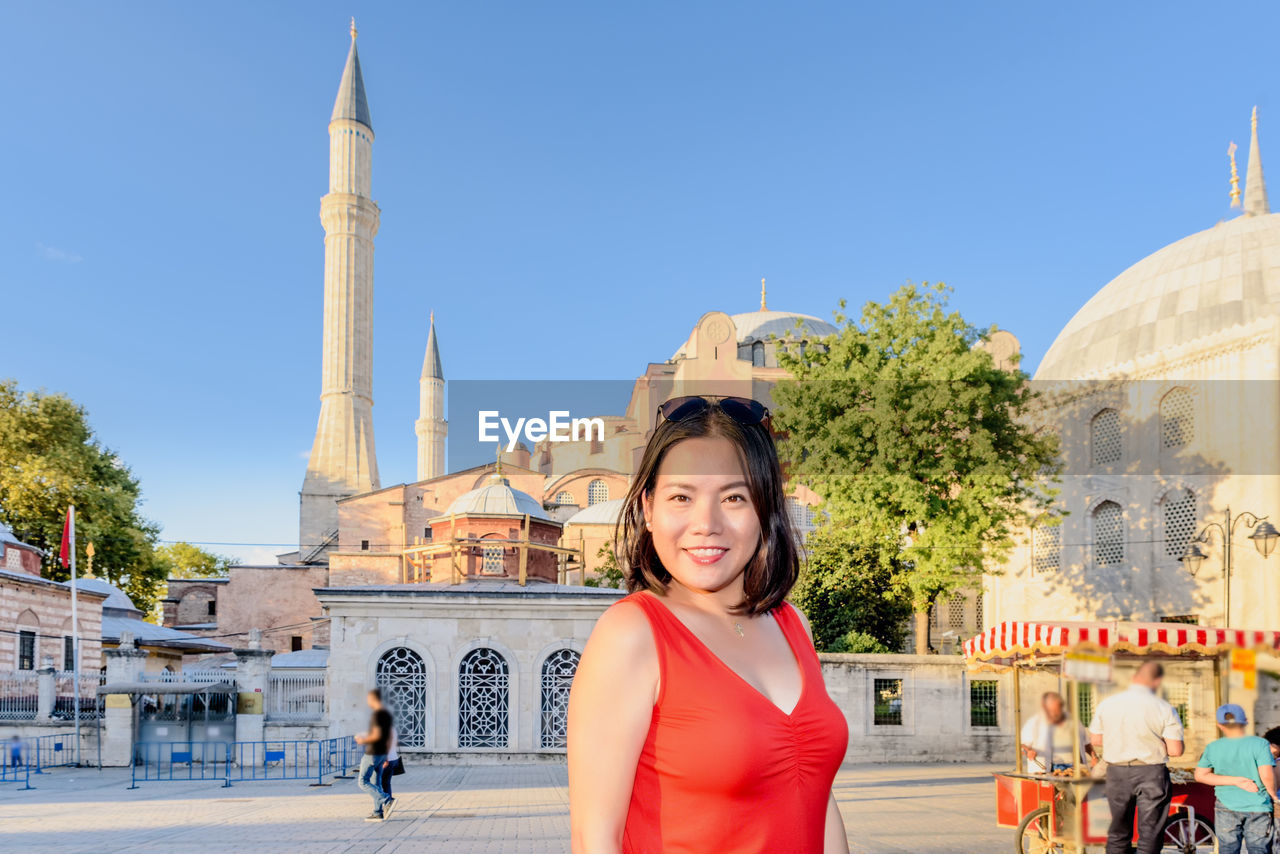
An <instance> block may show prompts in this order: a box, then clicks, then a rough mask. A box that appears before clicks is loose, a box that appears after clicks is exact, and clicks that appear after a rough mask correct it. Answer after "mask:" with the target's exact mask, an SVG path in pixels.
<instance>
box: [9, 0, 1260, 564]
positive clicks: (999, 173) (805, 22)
mask: <svg viewBox="0 0 1280 854" xmlns="http://www.w3.org/2000/svg"><path fill="white" fill-rule="evenodd" d="M353 14H354V15H355V16H356V20H357V25H358V26H359V30H360V38H359V44H360V55H361V60H362V63H363V66H364V74H365V83H366V85H367V88H368V93H369V103H370V108H371V111H372V115H373V124H374V130H375V132H376V137H377V141H376V143H375V146H374V176H373V181H374V184H373V186H374V197H375V199H376V200H377V201H378V203H379V205H380V206H381V208H382V227H381V231H380V232H379V234H378V237H377V255H376V273H375V345H374V353H375V355H374V365H375V367H374V376H375V379H374V397H375V401H376V405H375V407H374V418H375V424H376V437H377V448H378V457H379V467H380V470H381V475H382V480H383V483H384V484H391V483H396V482H400V481H403V480H410V479H412V478H413V474H414V448H415V446H414V436H413V419H414V418H415V416H416V408H417V377H418V372H419V370H420V367H421V363H422V354H423V346H424V344H425V340H426V330H427V315H428V312H429V311H430V310H431V309H435V311H436V318H437V324H438V331H439V335H440V344H441V352H442V357H443V361H444V367H445V372H446V375H447V376H448V377H449V378H450V379H462V378H465V379H504V378H533V377H537V378H548V379H615V380H617V379H628V378H632V377H635V376H636V375H637V374H638V373H640V372H641V371H642V370H643V368H644V366H645V364H646V362H648V361H660V360H662V359H665V358H667V357H668V356H669V355H670V354H671V352H672V351H673V350H675V348H676V347H677V346H679V344H680V343H681V342H682V341H683V340H684V339H685V337H686V336H687V335H688V333H689V331H690V329H691V328H692V326H693V324H694V323H695V322H696V320H697V319H698V317H699V316H700V315H701V314H702V313H703V312H705V311H708V310H711V309H721V310H724V311H728V312H731V313H732V312H738V311H750V310H752V309H753V308H755V307H756V306H757V305H758V300H759V296H758V292H759V280H760V278H761V277H762V276H765V277H767V278H768V280H769V304H770V307H771V308H776V309H786V310H791V311H799V312H804V313H809V314H814V315H818V316H820V317H824V318H828V317H830V313H831V311H832V310H833V309H834V308H835V307H836V302H837V300H838V299H839V298H841V297H845V298H847V299H848V300H849V302H850V303H851V305H854V306H856V305H860V304H861V303H862V302H864V301H866V300H868V299H880V298H883V297H884V296H885V295H887V294H888V293H889V292H890V291H892V290H893V289H894V288H896V287H897V286H898V285H900V284H901V283H903V282H904V281H906V280H909V279H910V280H915V281H938V280H942V281H945V282H947V283H949V284H950V285H952V286H953V287H954V288H955V289H956V293H955V297H954V304H955V305H956V306H957V307H958V308H960V310H961V311H963V312H964V314H965V315H966V316H967V317H968V318H969V319H970V320H971V321H973V322H974V323H977V324H979V325H986V324H989V323H996V324H999V325H1000V326H1002V327H1004V328H1007V329H1010V330H1012V331H1013V332H1014V333H1015V334H1017V335H1018V336H1019V337H1020V338H1021V340H1022V342H1023V346H1024V351H1025V354H1026V357H1025V361H1024V367H1027V368H1028V369H1031V370H1034V368H1035V366H1036V364H1037V362H1038V361H1039V359H1040V358H1041V356H1042V355H1043V354H1044V351H1045V350H1046V349H1047V348H1048V346H1049V344H1050V343H1051V342H1052V340H1053V337H1054V336H1055V335H1056V334H1057V331H1058V330H1059V329H1060V328H1061V327H1062V326H1063V325H1064V324H1065V323H1066V321H1067V320H1068V319H1069V318H1070V316H1071V315H1072V314H1073V313H1074V312H1075V311H1076V310H1077V309H1078V308H1079V307H1080V306H1081V305H1082V304H1083V303H1084V302H1085V300H1087V299H1088V298H1089V296H1091V295H1092V294H1093V293H1094V292H1095V291H1096V290H1098V289H1099V288H1100V287H1101V286H1102V285H1103V284H1104V283H1105V282H1106V281H1108V280H1109V279H1111V278H1112V277H1113V276H1115V275H1116V274H1118V273H1119V272H1120V271H1121V270H1123V269H1124V268H1125V267H1127V266H1129V265H1130V264H1132V263H1133V262H1135V261H1137V260H1138V259H1140V258H1141V257H1143V256H1144V255H1147V254H1149V253H1150V252H1152V251H1154V250H1155V249H1157V248H1159V247H1160V246H1162V245H1164V244H1166V243H1169V242H1171V241H1173V240H1175V239H1177V238H1179V237H1182V236H1184V235H1186V234H1189V233H1191V232H1193V231H1197V230H1199V229H1201V228H1206V227H1208V226H1210V225H1212V224H1213V223H1214V222H1215V221H1217V220H1218V219H1220V218H1223V217H1225V216H1227V215H1228V211H1227V158H1226V147H1227V143H1228V141H1230V140H1232V139H1234V140H1236V142H1238V143H1240V145H1241V151H1240V153H1239V157H1240V171H1241V174H1242V176H1243V171H1244V157H1245V156H1246V154H1247V147H1248V146H1247V142H1248V133H1249V110H1250V108H1251V107H1252V106H1253V105H1254V104H1258V105H1259V107H1260V113H1261V117H1262V125H1261V127H1262V142H1263V146H1264V149H1265V147H1266V146H1267V144H1268V141H1269V140H1271V141H1274V143H1273V147H1272V148H1271V149H1270V150H1271V151H1273V152H1274V154H1273V156H1272V162H1275V163H1280V159H1276V158H1280V59H1277V58H1276V53H1275V50H1274V49H1273V46H1274V45H1275V44H1276V43H1277V35H1280V33H1278V32H1277V23H1278V18H1280V12H1277V7H1276V6H1275V5H1274V4H1254V3H1238V4H1234V5H1232V6H1231V7H1230V9H1229V10H1223V9H1221V8H1218V7H1214V6H1212V5H1210V4H1200V7H1199V8H1196V7H1195V6H1192V5H1191V4H1169V3H1160V4H1156V3H1150V4H1127V3H1126V4H1115V3H1072V4H1043V3H1025V2H1018V3H1014V2H1010V3H954V2H939V3H936V4H905V3H895V4H889V3H879V4H872V3H847V2H838V3H836V2H833V3H830V4H811V3H798V2H797V3H779V2H772V3H745V2H732V3H729V2H725V3H696V2H695V3H688V2H679V3H643V4H639V3H636V4H620V3H601V2H579V3H567V2H559V3H556V2H552V3H516V2H508V3H481V2H477V3H449V4H443V3H432V4H408V3H400V4H392V3H387V2H383V3H362V2H347V3H330V2H307V3H301V2H298V3H292V4H262V3H253V4H250V3H225V2H222V3H218V4H202V5H196V4H178V3H169V4H164V3H145V4H144V3H137V4H130V3H113V4H101V3H79V4H65V3H59V4H11V5H9V6H8V7H7V8H6V10H5V12H4V22H5V26H6V29H7V30H8V32H9V38H8V39H7V40H6V53H7V61H6V65H7V67H8V69H9V70H8V72H7V74H6V80H7V81H8V85H7V86H6V87H5V96H4V102H5V105H6V107H7V109H6V114H7V132H6V133H5V135H4V138H5V143H4V146H3V149H0V150H3V152H4V154H5V157H4V162H5V165H6V168H5V181H4V203H3V204H2V205H0V251H3V256H4V259H5V262H6V263H5V264H4V270H5V273H4V278H3V282H4V287H3V291H2V293H3V306H4V308H5V309H6V310H5V312H4V314H5V321H6V322H5V324H4V332H3V334H2V335H0V375H3V376H12V377H14V378H16V379H17V380H18V381H19V383H20V384H21V385H22V386H23V387H24V388H41V387H43V388H45V389H48V390H50V391H59V392H65V393H67V394H69V395H71V396H72V397H73V398H75V399H76V400H77V401H79V402H80V403H82V404H84V405H85V406H86V407H87V408H88V410H89V413H90V416H91V419H92V423H93V426H94V427H95V429H96V430H97V432H98V434H99V436H100V437H101V439H102V440H103V442H105V443H106V444H107V445H109V446H110V447H112V448H114V449H116V450H117V451H118V452H119V453H120V454H121V455H122V456H123V458H124V459H125V460H126V461H127V462H128V463H129V465H131V466H132V467H133V469H134V471H135V472H136V473H137V475H138V476H139V477H140V479H141V481H142V485H143V489H144V495H145V497H146V503H145V505H144V512H145V513H146V514H147V515H148V516H150V517H151V518H154V519H156V520H157V521H159V522H161V523H162V524H163V525H164V535H163V536H164V537H165V538H166V539H187V540H192V541H200V542H234V543H244V544H275V543H281V544H291V543H296V541H297V491H298V489H299V487H300V486H301V483H302V477H303V472H304V467H305V456H306V452H307V450H308V449H309V448H310V444H311V439H312V436H313V434H314V430H315V421H316V415H317V412H318V406H319V404H318V399H317V398H318V394H319V385H320V336H321V327H320V320H321V307H322V305H321V274H322V269H323V245H322V240H323V231H322V229H321V227H320V222H319V218H318V210H319V200H320V196H321V195H323V193H324V192H325V191H326V181H327V157H328V137H327V134H326V124H327V122H328V117H329V112H330V110H331V108H332V104H333V98H334V94H335V92H336V89H337V84H338V78H339V75H340V73H341V70H342V64H343V60H344V58H345V56H346V51H347V44H348V36H347V19H348V17H349V16H350V15H353ZM1273 105H1274V107H1273ZM1273 195H1274V193H1273ZM214 548H215V549H216V550H220V551H223V552H227V553H231V554H236V555H239V556H240V557H242V558H248V559H264V558H266V557H267V556H268V555H270V554H272V553H274V552H276V551H284V550H285V549H284V548H277V547H274V546H271V545H264V546H262V547H253V546H250V545H245V546H241V547H230V546H216V547H214Z"/></svg>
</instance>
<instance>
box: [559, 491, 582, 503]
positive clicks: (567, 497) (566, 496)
mask: <svg viewBox="0 0 1280 854" xmlns="http://www.w3.org/2000/svg"><path fill="white" fill-rule="evenodd" d="M556 503H557V504H577V503H578V502H576V501H574V500H573V493H570V492H557V493H556Z"/></svg>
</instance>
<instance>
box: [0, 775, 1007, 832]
mask: <svg viewBox="0 0 1280 854" xmlns="http://www.w3.org/2000/svg"><path fill="white" fill-rule="evenodd" d="M992 770H994V769H993V768H989V767H986V766H975V765H939V766H920V765H906V766H885V765H852V766H846V767H845V768H843V769H842V770H841V772H840V775H839V776H838V777H837V778H836V799H837V801H838V802H839V804H840V809H841V811H842V812H843V813H844V817H845V824H846V825H847V826H848V828H849V837H850V840H851V848H852V850H853V852H854V854H899V852H917V851H929V852H931V854H932V853H933V852H944V853H945V854H961V852H963V854H986V852H995V851H1001V850H1005V849H1006V848H1007V847H1008V846H1009V845H1010V844H1011V842H1012V839H1013V834H1012V831H1010V830H1001V829H998V828H996V827H995V818H994V815H993V810H994V803H995V798H994V797H993V796H992V784H991V776H990V772H991V771H992ZM32 785H34V786H37V787H38V788H36V789H34V790H31V791H22V790H20V789H19V787H18V786H15V785H14V784H11V783H4V784H0V849H4V850H8V851H58V852H60V854H63V852H80V851H83V852H116V851H146V850H164V851H167V852H196V851H210V850H223V851H226V850H230V851H233V852H234V851H236V850H237V849H240V850H244V849H246V848H248V847H250V846H252V847H254V848H256V849H259V850H269V851H271V852H273V854H275V852H286V851H299V852H301V851H306V852H317V854H320V852H339V851H358V852H390V851H427V852H448V854H515V852H520V854H541V853H542V852H564V851H567V850H568V842H567V839H568V832H569V803H568V792H567V789H566V773H565V767H564V765H557V764H545V765H470V766H453V767H449V766H425V765H418V766H413V765H411V766H409V768H408V772H407V773H406V774H404V775H403V776H400V777H397V778H396V781H395V788H396V790H397V791H398V792H399V795H398V797H397V799H396V800H397V804H396V809H395V811H394V813H393V815H392V817H391V818H390V819H388V820H386V821H384V822H382V823H378V824H375V823H366V822H364V821H362V819H363V817H364V816H365V815H367V814H368V813H369V809H370V800H369V798H368V796H366V795H365V794H364V793H362V792H360V791H359V790H358V789H357V788H356V786H355V781H354V780H337V781H335V782H334V785H332V786H329V787H325V788H309V787H307V785H306V784H305V783H302V782H297V781H288V782H279V781H277V782H257V783H237V784H235V785H234V786H232V787H231V788H229V789H228V788H221V787H220V786H219V785H218V784H217V782H200V781H196V782H181V783H145V784H142V786H141V788H138V789H134V790H129V789H128V788H127V786H128V785H129V773H128V771H127V770H125V769H107V770H104V771H102V772H99V771H96V770H90V769H71V768H59V769H54V770H53V771H51V772H46V773H45V774H43V775H41V776H38V777H33V778H32Z"/></svg>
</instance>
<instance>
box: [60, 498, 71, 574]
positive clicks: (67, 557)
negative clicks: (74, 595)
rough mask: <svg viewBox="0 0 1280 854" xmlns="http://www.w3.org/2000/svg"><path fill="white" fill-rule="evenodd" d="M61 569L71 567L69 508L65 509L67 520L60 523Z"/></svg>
mask: <svg viewBox="0 0 1280 854" xmlns="http://www.w3.org/2000/svg"><path fill="white" fill-rule="evenodd" d="M60 557H61V558H62V568H63V569H66V568H67V567H69V566H71V508H70V507H68V508H67V520H66V521H65V522H63V523H62V552H61V554H60Z"/></svg>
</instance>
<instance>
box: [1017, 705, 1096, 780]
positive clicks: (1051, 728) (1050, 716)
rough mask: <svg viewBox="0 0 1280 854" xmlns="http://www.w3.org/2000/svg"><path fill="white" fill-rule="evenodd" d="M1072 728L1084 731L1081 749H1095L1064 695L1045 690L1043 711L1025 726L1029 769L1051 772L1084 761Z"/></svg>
mask: <svg viewBox="0 0 1280 854" xmlns="http://www.w3.org/2000/svg"><path fill="white" fill-rule="evenodd" d="M1072 727H1074V728H1075V729H1076V730H1077V731H1078V732H1079V734H1080V749H1081V750H1082V751H1092V749H1093V748H1092V747H1091V746H1090V745H1089V736H1088V734H1087V733H1086V732H1085V729H1084V727H1082V726H1081V725H1080V724H1078V723H1076V722H1074V721H1073V720H1072V719H1071V718H1070V716H1068V715H1067V711H1066V703H1065V702H1064V701H1063V699H1062V695H1061V694H1059V693H1057V692H1056V691H1047V692H1045V694H1044V695H1043V696H1042V697H1041V698H1040V714H1038V715H1036V716H1035V717H1033V718H1031V719H1030V720H1028V721H1027V722H1026V724H1024V725H1023V727H1022V738H1021V741H1022V750H1023V752H1024V753H1026V755H1027V768H1028V770H1030V771H1031V772H1032V773H1040V774H1047V773H1049V772H1051V771H1054V770H1057V769H1059V768H1069V767H1071V766H1072V765H1075V764H1076V763H1077V762H1080V761H1083V759H1084V757H1082V756H1079V755H1077V754H1076V752H1075V736H1074V735H1073V734H1072V731H1071V730H1072Z"/></svg>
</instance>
